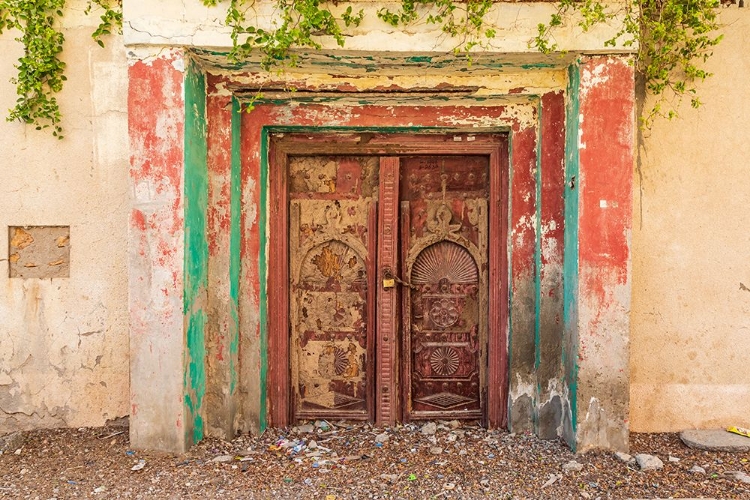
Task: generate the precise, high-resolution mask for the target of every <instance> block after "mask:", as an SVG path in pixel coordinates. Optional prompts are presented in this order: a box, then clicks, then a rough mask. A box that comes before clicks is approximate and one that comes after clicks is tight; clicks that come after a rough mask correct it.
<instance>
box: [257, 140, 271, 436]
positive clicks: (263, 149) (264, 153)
mask: <svg viewBox="0 0 750 500" xmlns="http://www.w3.org/2000/svg"><path fill="white" fill-rule="evenodd" d="M268 133H269V132H268V129H267V128H265V127H264V128H263V130H262V131H261V137H260V158H261V160H260V161H261V164H260V207H259V210H258V212H259V213H260V217H259V221H258V233H259V238H260V245H258V279H259V281H260V422H259V425H260V431H261V432H263V431H264V430H265V429H266V426H267V425H268V416H267V414H266V412H267V403H266V398H267V392H266V390H267V387H266V384H267V380H268V283H267V277H266V274H267V268H266V267H267V263H266V246H267V245H268V234H267V232H266V231H267V227H268V205H267V203H268V187H269V186H268Z"/></svg>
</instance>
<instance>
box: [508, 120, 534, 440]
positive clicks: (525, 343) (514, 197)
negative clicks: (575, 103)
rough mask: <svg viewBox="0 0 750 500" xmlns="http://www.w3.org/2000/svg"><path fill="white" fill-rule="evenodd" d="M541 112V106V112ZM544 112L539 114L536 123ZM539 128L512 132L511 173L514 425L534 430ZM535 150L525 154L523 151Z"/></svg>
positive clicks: (511, 419) (516, 429) (511, 413)
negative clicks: (536, 214)
mask: <svg viewBox="0 0 750 500" xmlns="http://www.w3.org/2000/svg"><path fill="white" fill-rule="evenodd" d="M535 111H536V112H538V110H535ZM537 120H538V115H537V116H535V121H537ZM538 140H539V132H538V131H537V128H536V127H528V128H525V129H522V130H521V129H517V128H515V127H514V129H513V131H512V132H511V144H512V155H513V162H512V166H511V168H512V172H511V176H510V179H511V181H510V184H511V186H510V198H511V199H510V233H511V234H510V246H511V251H510V340H509V343H508V344H509V345H508V351H509V365H510V374H511V375H510V379H509V389H508V392H509V398H510V407H509V409H508V412H509V418H508V422H509V427H510V430H511V432H530V431H532V430H533V429H534V412H535V408H536V400H535V397H536V392H537V391H536V374H535V359H536V345H537V342H536V335H535V331H536V321H535V318H536V312H535V311H536V299H537V297H536V283H535V281H536V280H535V278H536V269H535V243H536V240H537V221H536V218H535V212H536V206H537V187H536V184H537V182H536V173H537V170H538V165H537V154H536V153H537V149H538ZM524 151H529V152H531V154H528V155H524V156H523V157H520V156H519V155H521V154H523V153H522V152H524Z"/></svg>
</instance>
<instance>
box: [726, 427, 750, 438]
mask: <svg viewBox="0 0 750 500" xmlns="http://www.w3.org/2000/svg"><path fill="white" fill-rule="evenodd" d="M727 432H731V433H732V434H739V435H740V436H745V437H747V438H750V429H745V428H744V427H735V426H733V425H730V426H729V427H727Z"/></svg>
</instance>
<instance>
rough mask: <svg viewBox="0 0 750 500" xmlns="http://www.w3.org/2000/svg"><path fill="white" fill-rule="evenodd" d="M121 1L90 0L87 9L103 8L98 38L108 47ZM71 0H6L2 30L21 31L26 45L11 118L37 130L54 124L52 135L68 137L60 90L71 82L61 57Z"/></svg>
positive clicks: (1, 1) (1, 5) (0, 11)
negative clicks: (66, 10)
mask: <svg viewBox="0 0 750 500" xmlns="http://www.w3.org/2000/svg"><path fill="white" fill-rule="evenodd" d="M120 1H121V0H112V1H110V0H90V1H89V4H88V7H87V10H86V12H87V13H88V12H89V11H90V10H91V8H92V7H93V6H94V5H97V6H99V7H100V8H101V9H103V11H104V14H102V16H101V23H100V24H99V26H98V27H97V29H96V30H95V31H94V33H93V34H92V36H93V37H94V40H96V42H97V43H98V44H99V45H101V46H104V42H103V41H102V38H101V37H102V36H104V35H107V34H109V33H110V32H111V31H112V29H115V28H118V27H119V25H120V23H122V10H121V4H120ZM64 7H65V0H0V33H3V32H4V31H5V30H17V32H18V33H19V35H18V36H17V37H16V40H17V41H19V42H20V43H21V44H22V45H23V48H24V51H23V55H22V56H21V57H20V58H19V59H18V64H16V70H17V73H16V76H15V77H13V78H11V82H12V83H13V84H14V85H15V86H16V94H17V95H18V98H17V99H16V105H15V106H14V107H13V108H12V109H11V110H10V112H9V114H8V117H7V119H8V121H14V120H20V121H22V122H24V123H29V124H32V125H35V126H36V128H37V129H43V128H48V127H52V135H54V136H56V137H58V138H60V139H62V138H63V135H62V127H61V126H60V120H61V118H62V116H61V114H60V106H59V104H58V103H57V98H56V97H55V94H56V93H58V92H60V91H61V90H62V88H63V82H65V80H66V77H65V63H64V62H63V61H62V60H60V57H59V56H60V53H61V52H62V50H63V42H64V41H65V36H64V35H63V34H62V32H61V31H60V29H59V21H60V18H62V15H63V12H62V10H63V8H64Z"/></svg>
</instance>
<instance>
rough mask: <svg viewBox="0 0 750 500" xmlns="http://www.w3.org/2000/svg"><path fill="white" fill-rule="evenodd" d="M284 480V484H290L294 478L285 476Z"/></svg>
mask: <svg viewBox="0 0 750 500" xmlns="http://www.w3.org/2000/svg"><path fill="white" fill-rule="evenodd" d="M284 482H285V483H286V484H292V483H293V482H294V479H292V478H291V477H285V478H284Z"/></svg>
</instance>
